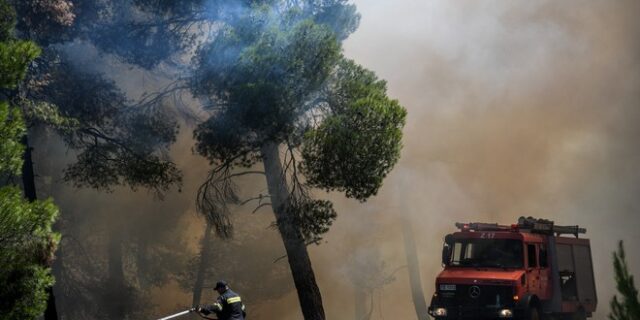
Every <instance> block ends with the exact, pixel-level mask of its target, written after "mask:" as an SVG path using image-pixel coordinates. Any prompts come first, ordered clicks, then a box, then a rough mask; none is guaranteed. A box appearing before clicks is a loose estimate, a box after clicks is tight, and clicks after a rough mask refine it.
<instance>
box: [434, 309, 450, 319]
mask: <svg viewBox="0 0 640 320" xmlns="http://www.w3.org/2000/svg"><path fill="white" fill-rule="evenodd" d="M433 315H434V316H436V317H446V316H447V309H446V308H435V309H433Z"/></svg>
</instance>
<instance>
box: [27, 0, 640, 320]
mask: <svg viewBox="0 0 640 320" xmlns="http://www.w3.org/2000/svg"><path fill="white" fill-rule="evenodd" d="M354 2H355V4H356V5H357V6H358V9H359V11H360V12H361V13H362V21H361V26H360V28H359V30H358V31H357V32H356V33H355V34H353V35H352V36H351V37H350V38H349V39H348V40H347V42H346V43H345V49H346V55H347V56H348V57H350V58H353V59H355V60H356V61H357V62H358V63H361V64H363V65H364V66H366V67H367V68H370V69H373V70H374V71H376V72H377V73H378V75H379V76H380V77H381V78H383V79H386V80H388V85H389V88H390V93H391V96H393V97H395V98H397V99H399V100H400V102H401V103H402V104H403V105H404V106H406V107H407V109H408V110H409V116H408V125H407V128H406V129H405V140H404V141H405V142H404V143H405V147H404V151H403V157H402V159H401V161H400V163H399V164H398V166H397V168H396V169H395V170H394V171H393V172H392V174H391V175H390V176H389V177H388V179H387V180H386V181H385V186H384V187H383V188H382V190H381V191H380V194H379V195H378V196H377V197H376V198H375V199H372V200H370V201H369V202H367V203H365V204H361V203H358V202H355V201H350V200H345V199H344V198H343V197H342V196H341V195H328V196H329V197H331V198H332V200H334V201H336V209H337V211H338V214H339V216H338V220H337V221H336V223H335V224H334V226H333V228H332V229H331V231H330V232H329V233H328V234H327V235H326V237H325V243H323V244H322V245H321V246H318V247H312V248H311V250H310V252H311V255H312V261H313V265H314V268H315V270H316V272H317V278H318V281H319V286H320V288H321V290H322V294H323V298H324V301H325V309H326V310H327V318H328V319H337V320H342V319H354V314H355V310H354V308H355V307H354V302H355V300H354V295H355V290H354V272H356V273H357V272H358V271H359V270H357V269H359V268H362V266H363V265H371V266H372V267H373V269H374V271H375V272H377V273H378V274H380V275H382V277H383V278H384V279H383V280H385V281H382V282H381V283H382V284H381V285H380V288H378V289H376V290H375V291H374V292H375V293H374V297H373V298H374V299H373V301H374V310H373V318H372V319H412V318H415V313H414V309H413V305H412V301H411V292H410V288H409V280H408V276H407V272H406V268H403V267H404V266H405V265H406V259H405V253H404V246H403V240H402V234H401V232H402V226H401V224H400V223H399V219H401V218H409V219H411V222H412V225H413V228H414V233H415V237H416V242H417V246H418V252H419V253H418V255H419V260H420V262H421V264H422V274H421V276H422V278H421V282H422V283H421V285H422V287H423V288H424V289H425V294H426V297H427V299H429V297H430V295H431V293H432V291H433V286H434V284H433V280H434V278H435V275H436V274H437V272H438V271H439V270H440V247H441V242H442V237H443V236H444V235H445V234H446V233H448V232H451V231H453V223H454V222H457V221H495V222H501V223H505V224H509V223H512V222H514V221H515V219H516V218H517V217H519V216H521V215H532V216H540V217H545V218H549V219H553V220H555V221H556V222H557V223H560V224H580V225H582V226H584V227H586V228H587V229H588V234H587V235H588V237H589V238H590V239H591V240H592V245H593V247H592V250H593V257H594V261H595V263H596V273H597V275H598V278H597V283H596V285H597V289H598V294H599V300H600V303H599V310H598V312H597V314H596V315H595V319H604V318H605V315H606V314H607V312H608V302H609V299H610V298H611V296H612V295H613V293H614V286H613V278H612V277H613V275H612V267H611V252H612V251H613V250H614V249H615V244H616V242H617V241H618V240H625V243H626V244H627V247H628V252H629V253H630V255H629V261H630V264H631V270H632V272H633V273H634V274H636V275H640V256H638V255H634V254H633V252H634V250H633V248H634V247H635V246H637V245H638V244H640V233H638V232H637V230H636V228H637V226H638V225H640V215H639V214H638V210H640V200H639V199H640V197H638V196H637V195H638V194H640V142H638V141H640V140H637V139H638V137H639V136H640V125H638V123H639V122H640V89H639V88H640V81H639V80H640V79H639V77H640V20H638V19H637V18H636V17H635V14H636V13H637V12H640V10H639V9H640V3H639V2H637V1H634V0H619V1H604V0H603V1H597V0H594V1H590V2H589V3H588V4H587V3H586V2H584V1H578V0H569V1H562V2H558V1H538V2H526V3H525V2H517V3H516V2H508V1H497V0H496V1H482V2H478V1H473V0H461V1H447V0H433V1H432V0H429V1H427V0H396V1H383V0H366V1H364V0H359V1H354ZM89 49H90V48H89ZM82 52H85V53H86V52H88V51H87V49H83V50H82ZM94 54H95V53H94ZM107 59H108V57H107ZM91 61H92V60H91V59H88V61H87V62H91ZM99 71H101V72H104V73H108V75H109V77H111V78H114V79H116V80H117V81H118V83H119V84H120V85H121V86H122V87H123V89H125V90H126V91H127V93H128V94H130V95H131V96H132V97H133V98H135V97H137V96H139V95H140V93H141V92H144V91H153V90H154V89H157V88H159V87H161V86H162V85H163V82H164V81H166V79H159V80H158V79H156V78H154V76H153V75H152V74H149V73H145V72H140V71H139V70H135V69H133V70H132V69H131V68H128V67H127V66H126V65H119V64H116V63H113V62H111V63H109V64H107V65H106V66H105V67H104V68H102V69H100V70H99ZM190 130H191V129H190V128H189V127H188V126H183V129H182V131H181V135H180V137H179V138H178V142H177V143H176V145H175V146H174V148H173V149H172V151H171V155H172V157H173V159H175V160H176V162H177V163H178V165H179V167H180V168H182V169H183V170H184V174H185V179H184V181H185V185H184V187H183V189H182V193H180V194H169V195H167V198H166V199H165V201H164V202H158V201H156V200H157V199H154V198H153V196H152V195H149V194H147V193H145V192H144V191H139V192H138V193H131V192H129V191H128V190H126V189H118V190H116V192H115V193H113V194H102V193H96V192H93V191H90V190H83V191H82V192H77V191H76V190H74V189H72V188H70V187H68V186H67V187H60V186H61V185H62V182H61V181H60V180H59V177H56V176H53V177H51V178H49V177H45V176H43V177H42V180H46V179H53V181H49V182H52V183H51V185H52V186H53V189H52V190H51V191H49V192H47V191H46V190H42V192H43V194H53V195H55V196H56V198H57V200H58V202H59V203H61V204H63V203H66V204H67V205H63V206H62V209H63V211H62V212H63V217H68V218H70V219H73V221H69V222H68V223H70V224H74V226H75V227H74V229H73V231H78V234H74V235H75V236H76V237H77V238H79V239H80V240H81V241H84V242H85V246H87V247H88V248H89V249H90V250H91V251H92V252H91V253H90V255H91V256H92V257H95V258H96V259H97V260H100V259H104V258H100V257H104V255H105V252H104V251H105V238H107V235H109V234H113V233H114V232H115V231H117V228H118V227H119V225H118V224H116V223H114V221H116V222H117V221H121V222H123V223H128V224H129V225H130V226H129V227H128V228H129V229H128V234H133V235H136V237H137V238H141V239H143V240H142V241H140V240H137V243H148V244H149V246H152V245H156V247H157V244H160V245H161V246H160V248H161V249H162V250H166V251H170V252H173V253H175V252H179V253H181V255H168V256H170V257H173V259H174V260H172V261H164V262H161V264H162V265H158V266H154V269H149V270H150V271H148V273H149V274H151V273H152V272H155V270H160V269H163V270H165V269H170V270H171V272H173V271H175V270H179V269H180V267H184V266H187V260H188V259H189V258H191V257H193V256H194V255H195V254H196V253H197V252H198V241H199V239H200V238H201V237H202V233H203V230H204V226H203V220H202V219H201V218H200V217H198V216H197V215H196V214H195V210H194V205H193V204H194V201H195V190H196V188H197V186H198V184H199V183H200V182H201V180H202V177H203V176H204V175H205V174H206V171H207V169H208V164H207V162H206V161H205V160H203V159H201V158H199V157H197V156H195V155H193V154H192V152H191V147H192V146H193V141H192V139H191V133H190ZM38 151H39V150H38V149H36V152H38ZM64 151H65V150H63V149H62V148H60V147H59V146H58V145H51V149H48V150H47V151H44V150H43V149H40V155H41V161H40V162H41V164H43V165H44V164H45V162H47V161H48V159H56V158H59V157H58V156H57V155H59V154H60V153H63V152H64ZM51 167H54V168H55V167H60V165H59V164H51ZM52 171H55V170H52ZM240 186H241V188H242V189H243V190H242V192H243V194H245V195H253V194H256V193H260V192H264V188H265V186H264V182H263V181H259V182H253V181H252V180H246V181H244V180H243V181H242V182H241V184H240ZM320 195H321V194H320ZM251 210H252V208H244V209H242V208H240V209H238V210H237V212H235V213H234V219H236V221H237V222H238V224H239V227H238V228H239V231H240V232H239V234H238V235H237V236H238V237H239V238H241V240H242V239H245V240H246V239H249V240H246V243H248V245H251V242H252V241H253V242H264V241H268V242H270V243H273V248H272V249H270V250H269V252H263V253H262V255H261V257H260V259H256V257H252V256H247V255H246V254H243V251H239V252H238V253H237V255H234V256H229V257H226V258H227V259H229V260H230V261H234V262H238V261H240V262H242V263H245V264H247V265H252V264H255V263H265V261H267V263H268V262H270V261H273V260H276V259H277V258H278V257H280V256H281V255H282V254H284V250H283V248H282V245H281V243H280V241H279V239H278V234H277V232H276V231H275V230H270V232H271V233H270V234H269V235H268V236H265V238H260V239H253V238H252V237H251V234H252V231H251V230H262V231H263V230H265V229H266V228H267V227H268V225H269V224H270V223H271V221H272V220H273V219H272V214H271V212H270V211H269V210H263V211H261V212H259V213H256V214H251V213H249V212H250V211H251ZM252 228H253V229H252ZM243 230H244V231H243ZM216 242H217V245H224V244H222V243H220V242H219V240H216ZM64 248H65V247H64V242H63V247H62V249H63V250H64ZM142 250H144V248H143V249H142ZM246 252H252V251H251V250H247V251H246ZM176 259H177V260H176ZM153 261H154V262H153V263H158V262H157V261H158V260H153ZM258 261H259V262H258ZM96 263H97V264H105V263H106V262H104V261H96ZM277 263H278V264H282V263H285V264H286V261H283V260H281V261H279V262H277ZM354 268H355V269H356V270H354ZM256 270H260V269H259V268H256ZM365 271H366V270H363V272H365ZM220 276H221V277H226V278H231V279H233V278H234V277H237V275H234V274H226V275H220ZM364 276H365V277H366V275H364ZM128 277H129V279H132V280H134V281H140V280H139V279H138V278H136V276H135V275H134V274H133V272H131V273H130V274H128ZM169 278H170V279H169V281H168V282H163V281H159V284H158V286H157V287H153V286H152V288H153V289H151V290H150V291H149V292H148V297H146V298H147V299H148V301H150V303H149V304H148V305H147V306H146V308H147V310H143V311H141V312H142V313H146V314H147V315H152V314H158V315H162V314H170V313H173V312H175V311H179V310H180V308H182V307H184V306H188V305H189V304H190V302H191V296H190V292H188V291H186V290H184V289H183V288H181V287H180V286H179V285H178V284H177V282H176V281H174V279H173V278H172V277H171V274H170V272H169ZM215 280H216V279H208V281H215ZM356 282H357V281H356ZM61 284H62V281H61ZM274 285H282V286H285V287H291V286H292V284H291V283H282V284H274ZM147 287H148V286H147ZM240 289H242V290H240V291H241V293H242V291H245V292H248V291H251V290H252V289H255V288H252V287H251V285H250V284H248V285H245V286H243V287H242V288H240ZM213 297H214V294H213V292H211V291H210V290H209V291H207V292H205V294H204V298H205V299H212V298H213ZM65 303H66V304H67V305H68V304H70V303H73V302H65ZM140 308H145V306H142V307H140ZM298 309H299V306H298V302H297V297H296V295H295V293H294V292H290V293H289V294H287V295H284V296H283V297H277V298H276V297H274V299H266V300H262V301H252V302H251V304H250V305H249V310H250V313H251V314H252V315H251V318H252V319H272V318H277V319H282V320H294V319H301V313H300V312H299V310H298Z"/></svg>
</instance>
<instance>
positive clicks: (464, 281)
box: [429, 217, 598, 320]
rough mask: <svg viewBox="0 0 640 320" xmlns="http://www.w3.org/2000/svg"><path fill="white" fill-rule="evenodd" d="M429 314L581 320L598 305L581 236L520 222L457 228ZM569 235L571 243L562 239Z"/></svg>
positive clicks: (573, 230) (544, 223)
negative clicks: (506, 224) (507, 224)
mask: <svg viewBox="0 0 640 320" xmlns="http://www.w3.org/2000/svg"><path fill="white" fill-rule="evenodd" d="M456 227H457V228H458V229H459V231H458V232H455V233H452V234H449V235H447V236H446V237H445V241H444V247H443V250H442V264H443V267H444V270H442V272H440V274H439V275H438V277H437V278H436V288H435V289H436V290H435V293H434V295H433V298H432V300H431V305H430V306H429V315H431V316H432V317H434V318H435V319H526V320H538V319H563V320H564V319H576V320H577V319H586V318H587V317H591V315H592V313H593V312H594V311H595V309H596V305H597V301H598V300H597V297H596V287H595V280H594V275H593V263H592V259H591V247H590V244H589V239H583V238H579V235H580V234H583V233H586V230H585V229H583V228H580V227H578V226H557V225H554V223H553V221H549V220H543V219H534V218H531V217H529V218H524V217H521V218H520V219H519V220H518V223H517V224H513V225H510V226H504V225H498V224H488V223H456ZM562 235H572V236H569V237H567V236H562Z"/></svg>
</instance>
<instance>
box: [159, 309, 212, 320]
mask: <svg viewBox="0 0 640 320" xmlns="http://www.w3.org/2000/svg"><path fill="white" fill-rule="evenodd" d="M196 311H197V309H196V308H191V309H189V310H185V311H182V312H178V313H176V314H172V315H170V316H166V317H164V318H160V319H158V320H169V319H173V318H178V317H182V316H184V315H187V314H189V313H191V312H196ZM198 315H199V316H200V317H201V318H203V319H208V320H217V319H215V318H207V317H205V316H203V315H201V314H200V312H198Z"/></svg>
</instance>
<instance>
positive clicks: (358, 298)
mask: <svg viewBox="0 0 640 320" xmlns="http://www.w3.org/2000/svg"><path fill="white" fill-rule="evenodd" d="M355 311H356V319H355V320H368V319H369V317H367V314H368V312H367V294H366V292H365V291H364V290H362V289H360V288H356V290H355Z"/></svg>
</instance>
